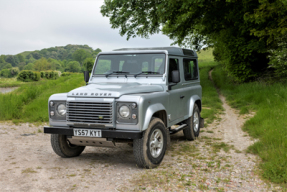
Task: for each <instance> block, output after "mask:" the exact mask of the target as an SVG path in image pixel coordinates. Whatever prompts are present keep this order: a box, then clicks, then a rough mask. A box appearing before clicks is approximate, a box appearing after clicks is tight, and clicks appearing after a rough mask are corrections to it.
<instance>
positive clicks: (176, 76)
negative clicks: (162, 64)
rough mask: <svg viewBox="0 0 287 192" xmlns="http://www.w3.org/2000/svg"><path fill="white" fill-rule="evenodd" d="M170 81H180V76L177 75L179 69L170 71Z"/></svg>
mask: <svg viewBox="0 0 287 192" xmlns="http://www.w3.org/2000/svg"><path fill="white" fill-rule="evenodd" d="M171 81H172V82H173V83H178V82H180V77H179V71H178V70H174V71H172V72H171Z"/></svg>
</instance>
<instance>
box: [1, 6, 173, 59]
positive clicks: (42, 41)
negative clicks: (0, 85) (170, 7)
mask: <svg viewBox="0 0 287 192" xmlns="http://www.w3.org/2000/svg"><path fill="white" fill-rule="evenodd" d="M103 3H104V0H0V55H2V54H5V55H6V54H12V55H14V54H18V53H21V52H24V51H34V50H41V49H43V48H49V47H55V46H65V45H67V44H78V45H85V44H86V45H89V46H90V47H92V48H93V49H97V48H100V49H101V50H102V51H111V50H113V49H117V48H129V47H161V46H170V44H171V43H172V41H171V40H170V39H169V38H168V37H167V36H165V35H162V34H156V35H153V36H150V37H149V39H145V38H140V37H137V38H131V39H130V40H129V41H127V40H126V36H120V34H119V29H112V28H111V25H110V23H109V18H107V17H103V16H102V14H101V13H100V7H101V5H103Z"/></svg>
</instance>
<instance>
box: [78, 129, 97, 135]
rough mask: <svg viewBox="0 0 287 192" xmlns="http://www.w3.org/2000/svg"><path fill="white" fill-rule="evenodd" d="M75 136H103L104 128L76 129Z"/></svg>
mask: <svg viewBox="0 0 287 192" xmlns="http://www.w3.org/2000/svg"><path fill="white" fill-rule="evenodd" d="M74 136H81V137H102V130H95V129H74Z"/></svg>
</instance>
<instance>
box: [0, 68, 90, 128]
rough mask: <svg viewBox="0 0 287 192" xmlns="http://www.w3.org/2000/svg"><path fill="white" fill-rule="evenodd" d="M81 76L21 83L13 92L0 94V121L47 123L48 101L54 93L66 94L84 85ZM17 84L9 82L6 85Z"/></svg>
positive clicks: (75, 75)
mask: <svg viewBox="0 0 287 192" xmlns="http://www.w3.org/2000/svg"><path fill="white" fill-rule="evenodd" d="M83 79H84V78H83V75H82V74H74V75H71V76H66V77H60V78H59V79H57V80H41V81H39V82H29V83H25V84H23V83H21V84H19V85H18V86H20V87H19V88H18V89H16V90H15V91H13V92H11V93H8V94H0V103H1V105H0V120H2V121H3V120H12V121H13V122H14V123H19V122H47V121H49V119H48V99H49V97H50V96H51V95H52V94H54V93H63V92H68V91H70V90H72V89H74V88H76V87H79V86H82V85H84V84H85V82H84V80H83ZM13 83H15V84H16V83H18V82H16V81H14V82H13V81H12V80H11V81H10V82H9V83H8V84H13Z"/></svg>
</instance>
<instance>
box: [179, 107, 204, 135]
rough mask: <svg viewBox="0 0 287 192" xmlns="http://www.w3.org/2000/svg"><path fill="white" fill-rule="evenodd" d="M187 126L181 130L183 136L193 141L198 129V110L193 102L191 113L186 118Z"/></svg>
mask: <svg viewBox="0 0 287 192" xmlns="http://www.w3.org/2000/svg"><path fill="white" fill-rule="evenodd" d="M186 124H187V127H186V128H185V129H184V130H183V134H184V137H185V138H186V139H187V140H190V141H193V140H195V139H196V137H198V136H199V131H200V111H199V108H198V106H197V104H194V107H193V114H192V116H191V117H189V118H188V119H187V120H186Z"/></svg>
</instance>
